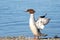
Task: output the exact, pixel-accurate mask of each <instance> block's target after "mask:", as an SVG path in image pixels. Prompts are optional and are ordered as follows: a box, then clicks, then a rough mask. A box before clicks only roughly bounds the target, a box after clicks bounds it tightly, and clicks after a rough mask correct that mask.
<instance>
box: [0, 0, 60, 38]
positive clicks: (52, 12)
mask: <svg viewBox="0 0 60 40" xmlns="http://www.w3.org/2000/svg"><path fill="white" fill-rule="evenodd" d="M29 8H33V9H34V10H36V13H35V19H37V18H38V17H39V16H41V15H43V14H44V13H47V14H48V15H47V16H46V17H48V18H51V21H50V23H49V24H48V25H46V27H45V29H44V30H42V33H46V34H48V36H47V37H54V36H55V35H58V36H60V0H33V1H32V0H0V36H2V37H4V36H21V35H24V36H33V34H32V32H31V31H30V28H29V24H28V22H29V14H28V13H26V12H24V11H25V10H26V9H29Z"/></svg>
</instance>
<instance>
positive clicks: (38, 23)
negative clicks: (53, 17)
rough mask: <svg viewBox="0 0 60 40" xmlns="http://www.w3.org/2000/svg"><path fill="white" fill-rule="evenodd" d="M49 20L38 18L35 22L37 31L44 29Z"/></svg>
mask: <svg viewBox="0 0 60 40" xmlns="http://www.w3.org/2000/svg"><path fill="white" fill-rule="evenodd" d="M49 21H50V19H49V18H39V19H38V20H37V21H36V26H37V28H38V29H44V27H45V25H47V24H48V23H49Z"/></svg>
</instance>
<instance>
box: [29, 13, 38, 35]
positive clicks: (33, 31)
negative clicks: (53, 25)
mask: <svg viewBox="0 0 60 40" xmlns="http://www.w3.org/2000/svg"><path fill="white" fill-rule="evenodd" d="M29 26H30V29H31V31H32V33H33V34H35V35H37V34H38V31H37V27H36V25H35V21H34V16H33V14H31V15H30V20H29Z"/></svg>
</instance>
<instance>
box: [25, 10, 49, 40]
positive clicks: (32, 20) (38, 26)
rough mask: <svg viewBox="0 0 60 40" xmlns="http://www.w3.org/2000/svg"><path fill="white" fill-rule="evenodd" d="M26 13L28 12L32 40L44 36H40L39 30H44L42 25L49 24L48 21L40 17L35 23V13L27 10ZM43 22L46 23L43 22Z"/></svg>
mask: <svg viewBox="0 0 60 40" xmlns="http://www.w3.org/2000/svg"><path fill="white" fill-rule="evenodd" d="M26 12H29V14H30V19H29V26H30V29H31V31H32V33H33V35H34V39H36V37H39V36H46V34H42V33H41V32H40V29H43V28H44V25H45V24H47V23H48V22H49V19H46V18H41V17H40V18H39V19H38V20H37V21H35V18H34V13H35V11H34V10H33V9H28V10H27V11H26ZM44 20H45V21H47V22H45V21H44ZM36 40H37V39H36Z"/></svg>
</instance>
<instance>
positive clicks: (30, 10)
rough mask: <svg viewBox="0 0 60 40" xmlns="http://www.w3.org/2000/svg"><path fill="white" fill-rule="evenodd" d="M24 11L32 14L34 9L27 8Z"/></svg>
mask: <svg viewBox="0 0 60 40" xmlns="http://www.w3.org/2000/svg"><path fill="white" fill-rule="evenodd" d="M26 12H29V13H30V14H34V13H35V11H34V10H33V9H28V10H27V11H26Z"/></svg>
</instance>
